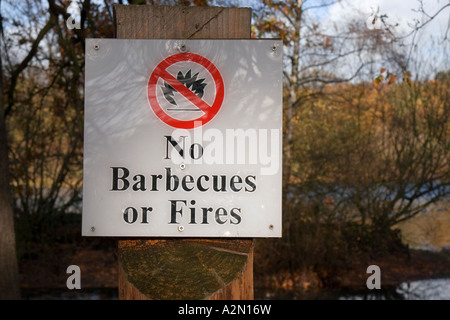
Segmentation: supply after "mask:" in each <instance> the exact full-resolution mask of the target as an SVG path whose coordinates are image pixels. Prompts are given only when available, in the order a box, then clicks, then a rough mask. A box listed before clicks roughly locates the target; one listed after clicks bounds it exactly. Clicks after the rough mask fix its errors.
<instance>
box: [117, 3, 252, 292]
mask: <svg viewBox="0 0 450 320" xmlns="http://www.w3.org/2000/svg"><path fill="white" fill-rule="evenodd" d="M114 21H115V33H116V38H126V39H244V38H250V34H251V29H250V25H251V9H250V8H221V7H169V6H149V5H142V6H141V5H139V6H137V5H115V6H114ZM253 298H254V295H253V239H216V238H214V239H197V238H194V239H192V238H191V239H173V238H169V239H167V238H166V239H163V240H159V239H151V240H149V239H137V240H136V239H135V240H119V299H124V300H130V299H139V300H142V299H211V300H221V299H223V300H229V299H236V300H241V299H242V300H248V299H253Z"/></svg>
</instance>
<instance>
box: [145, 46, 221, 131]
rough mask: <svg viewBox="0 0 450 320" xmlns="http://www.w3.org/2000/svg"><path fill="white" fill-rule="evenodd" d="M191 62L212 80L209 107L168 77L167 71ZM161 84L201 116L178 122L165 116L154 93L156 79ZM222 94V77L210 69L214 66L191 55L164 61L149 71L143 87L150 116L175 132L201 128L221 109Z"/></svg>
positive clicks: (216, 70) (178, 82)
mask: <svg viewBox="0 0 450 320" xmlns="http://www.w3.org/2000/svg"><path fill="white" fill-rule="evenodd" d="M185 61H186V62H187V61H189V62H194V63H197V64H199V65H200V66H202V67H203V68H205V69H206V70H207V71H208V72H209V73H210V74H211V76H212V78H213V80H214V86H215V98H214V102H213V103H212V105H211V106H210V105H209V104H207V103H206V102H205V101H203V100H202V99H201V98H199V97H198V96H197V95H196V94H195V93H194V92H193V91H191V90H189V89H188V88H187V87H186V86H185V85H184V84H182V83H181V82H180V81H178V80H177V79H176V78H175V77H174V76H172V75H171V74H170V73H169V72H168V71H167V68H168V67H169V66H171V65H173V64H175V63H177V62H185ZM160 78H161V79H162V80H165V81H166V82H167V83H168V84H169V85H170V86H171V87H172V88H174V89H175V90H177V92H179V93H180V94H181V95H182V96H183V97H184V98H185V99H187V100H188V101H189V102H191V103H192V104H193V105H194V106H196V107H197V108H199V109H200V110H201V111H203V115H201V116H200V117H198V118H195V119H191V120H180V119H177V118H174V117H172V116H171V115H170V114H168V113H166V112H165V111H164V110H163V109H162V108H161V105H160V104H159V102H158V98H157V91H158V88H159V87H158V81H159V79H160ZM224 94H225V86H224V83H223V79H222V76H221V74H220V72H219V70H218V69H217V68H216V67H215V66H214V64H213V63H212V62H211V61H209V60H208V59H206V58H205V57H202V56H200V55H198V54H195V53H178V54H174V55H173V56H170V57H167V58H166V59H164V60H163V61H161V62H160V63H159V64H158V65H157V66H156V67H155V69H154V70H153V72H152V74H151V75H150V78H149V80H148V85H147V95H148V102H149V103H150V107H151V108H152V110H153V112H154V114H155V115H156V116H157V117H158V118H159V119H160V120H161V121H163V122H164V123H165V124H167V125H169V126H171V127H173V128H179V129H193V128H196V127H198V126H203V125H204V124H206V123H208V122H209V121H211V119H213V118H214V117H215V116H216V114H217V113H218V112H219V110H220V108H221V107H222V103H223V99H224Z"/></svg>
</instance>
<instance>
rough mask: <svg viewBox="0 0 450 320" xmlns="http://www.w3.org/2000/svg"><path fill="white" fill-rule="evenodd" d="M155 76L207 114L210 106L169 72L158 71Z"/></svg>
mask: <svg viewBox="0 0 450 320" xmlns="http://www.w3.org/2000/svg"><path fill="white" fill-rule="evenodd" d="M156 75H157V76H158V77H161V78H162V79H164V80H165V81H166V82H167V83H168V84H170V85H171V86H172V88H174V89H175V90H177V91H178V92H179V93H181V94H182V95H183V96H184V97H185V98H186V99H188V100H189V101H190V102H192V103H193V104H194V105H195V106H196V107H197V108H199V109H200V110H202V111H203V112H205V113H208V111H210V109H211V106H210V105H209V104H207V103H206V102H205V101H203V100H202V99H200V98H199V97H198V96H197V95H196V94H195V93H193V92H192V91H191V90H189V89H188V88H187V87H186V86H185V85H184V84H182V83H181V82H180V81H178V80H177V79H176V78H175V77H174V76H172V75H171V74H170V73H169V72H167V71H166V70H162V69H160V70H158V72H157V74H156Z"/></svg>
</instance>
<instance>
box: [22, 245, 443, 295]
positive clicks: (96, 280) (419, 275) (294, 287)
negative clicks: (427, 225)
mask: <svg viewBox="0 0 450 320" xmlns="http://www.w3.org/2000/svg"><path fill="white" fill-rule="evenodd" d="M72 264H76V265H78V266H79V267H80V270H81V290H68V289H67V287H66V280H67V278H68V277H69V276H70V275H69V274H67V273H66V270H67V267H68V266H69V265H72ZM372 264H376V265H378V266H379V267H380V270H381V287H382V289H383V290H384V291H383V292H385V291H386V292H388V293H389V292H391V291H392V290H394V289H395V288H396V287H398V286H399V285H400V284H402V283H409V282H412V281H416V280H423V279H438V278H450V250H441V251H440V252H433V251H426V250H410V253H409V254H408V255H406V254H405V255H396V256H386V257H384V258H383V259H380V260H377V261H373V262H372ZM117 266H118V262H117V242H116V240H115V239H109V238H89V239H83V240H82V241H81V242H79V243H78V244H77V245H76V246H74V245H69V244H65V245H58V246H55V247H54V248H52V251H51V252H48V253H43V254H42V255H41V256H40V258H39V259H22V260H21V262H20V275H21V287H22V297H23V299H104V300H109V299H117V279H118V268H117ZM366 269H367V265H362V264H358V263H357V262H355V263H354V264H353V266H352V268H350V269H349V270H347V271H346V272H345V273H343V274H342V275H340V276H339V278H338V279H336V284H337V287H335V288H332V289H325V288H322V287H320V285H319V284H318V282H317V281H315V279H314V276H313V275H311V274H310V275H301V274H299V275H298V277H296V283H295V284H294V283H292V281H290V282H289V281H288V282H284V283H278V285H277V286H274V285H273V283H274V282H273V281H272V282H270V283H272V286H271V287H267V285H266V284H267V283H269V281H268V278H271V277H273V275H272V276H269V275H266V276H265V277H255V279H254V285H255V298H256V299H338V298H339V297H341V296H342V294H350V295H352V294H361V293H362V294H364V293H370V290H368V289H367V287H366V280H367V277H368V276H369V275H368V274H367V273H366ZM393 298H395V297H393Z"/></svg>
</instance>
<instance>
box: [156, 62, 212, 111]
mask: <svg viewBox="0 0 450 320" xmlns="http://www.w3.org/2000/svg"><path fill="white" fill-rule="evenodd" d="M197 78H198V73H196V74H194V75H192V72H191V70H189V71H188V72H186V74H185V75H183V72H181V71H179V72H178V74H177V80H178V81H179V82H180V83H182V84H183V85H185V86H186V87H187V88H188V89H190V90H191V91H192V92H194V94H196V95H197V97H199V98H201V97H203V94H204V93H205V92H204V89H205V87H206V83H204V81H205V79H197ZM161 89H162V92H163V94H164V98H166V100H167V101H169V102H170V103H171V104H173V105H175V106H176V105H177V103H176V102H175V99H174V98H173V97H174V95H173V94H174V92H176V91H177V90H175V89H174V88H173V87H172V86H171V85H170V84H168V83H167V82H165V81H164V86H162V87H161Z"/></svg>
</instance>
